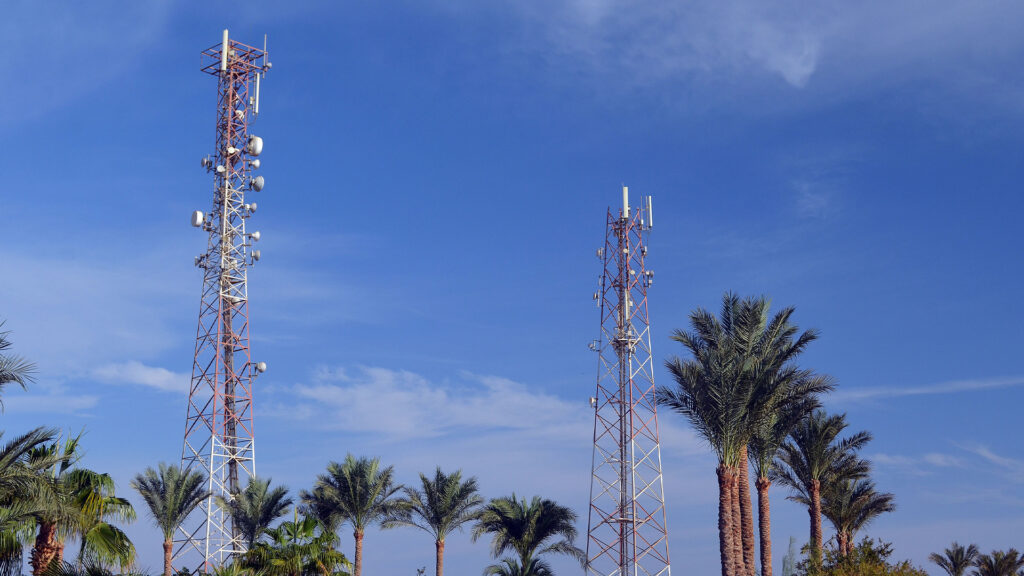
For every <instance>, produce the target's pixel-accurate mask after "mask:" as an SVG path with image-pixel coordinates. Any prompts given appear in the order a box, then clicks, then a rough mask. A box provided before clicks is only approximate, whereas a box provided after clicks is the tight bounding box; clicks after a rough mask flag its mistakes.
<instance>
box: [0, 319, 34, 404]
mask: <svg viewBox="0 0 1024 576" xmlns="http://www.w3.org/2000/svg"><path fill="white" fill-rule="evenodd" d="M3 325H4V323H3V322H0V328H3ZM10 333H11V332H10V331H9V330H7V331H0V352H4V351H5V350H9V349H10V348H11V340H10V338H8V335H9V334H10ZM35 371H36V366H35V364H33V363H31V362H29V361H28V360H25V359H24V358H22V357H21V356H17V355H14V354H0V392H2V391H3V389H4V388H5V387H6V386H7V385H8V384H17V385H18V386H21V388H22V389H23V390H24V389H26V388H27V386H28V384H29V383H30V382H32V380H33V376H34V375H35ZM0 408H3V402H2V401H0Z"/></svg>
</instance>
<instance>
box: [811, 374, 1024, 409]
mask: <svg viewBox="0 0 1024 576" xmlns="http://www.w3.org/2000/svg"><path fill="white" fill-rule="evenodd" d="M1021 385H1024V376H1008V377H1003V378H980V379H975V380H951V381H949V382H939V383H936V384H926V385H923V386H909V387H891V388H841V389H840V390H839V391H837V392H835V393H833V394H832V395H830V396H829V400H830V401H832V402H837V403H843V402H857V401H867V400H879V399H883V398H901V397H905V396H930V395H937V394H957V393H961V392H971V391H976V390H995V389H999V388H1012V387H1017V386H1021Z"/></svg>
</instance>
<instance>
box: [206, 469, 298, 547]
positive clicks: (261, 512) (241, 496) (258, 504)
mask: <svg viewBox="0 0 1024 576" xmlns="http://www.w3.org/2000/svg"><path fill="white" fill-rule="evenodd" d="M270 482H271V479H270V478H267V479H265V480H264V479H261V478H258V477H255V476H254V477H251V478H249V484H248V485H247V486H246V487H245V490H239V491H237V492H235V493H234V494H232V495H231V498H230V499H225V498H224V497H223V496H217V504H218V505H219V506H220V507H221V508H222V509H224V510H225V511H226V512H227V513H228V515H229V516H230V517H231V525H232V526H234V527H235V528H236V529H237V530H238V532H239V533H241V535H242V537H243V538H245V544H246V549H249V548H252V545H253V544H254V543H255V542H256V540H257V539H258V538H259V537H260V535H261V534H263V532H264V531H266V530H267V529H268V528H270V525H271V524H273V523H274V521H275V520H277V519H278V518H280V517H282V516H284V515H285V514H287V513H288V508H289V507H290V506H291V505H292V499H291V498H290V497H289V496H288V487H287V486H276V487H274V489H271V488H270Z"/></svg>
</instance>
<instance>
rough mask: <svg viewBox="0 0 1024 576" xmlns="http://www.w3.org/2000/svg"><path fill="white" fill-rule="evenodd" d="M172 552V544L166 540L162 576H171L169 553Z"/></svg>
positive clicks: (169, 540)
mask: <svg viewBox="0 0 1024 576" xmlns="http://www.w3.org/2000/svg"><path fill="white" fill-rule="evenodd" d="M173 550H174V542H171V539H170V538H168V539H167V540H164V576H171V572H172V568H171V552H172V551H173Z"/></svg>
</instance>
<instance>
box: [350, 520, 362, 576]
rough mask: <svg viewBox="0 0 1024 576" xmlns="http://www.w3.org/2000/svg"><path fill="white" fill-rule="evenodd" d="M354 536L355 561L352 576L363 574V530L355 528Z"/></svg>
mask: <svg viewBox="0 0 1024 576" xmlns="http://www.w3.org/2000/svg"><path fill="white" fill-rule="evenodd" d="M354 536H355V537H356V561H355V568H353V570H352V576H363V531H362V530H356V531H355V533H354Z"/></svg>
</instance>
